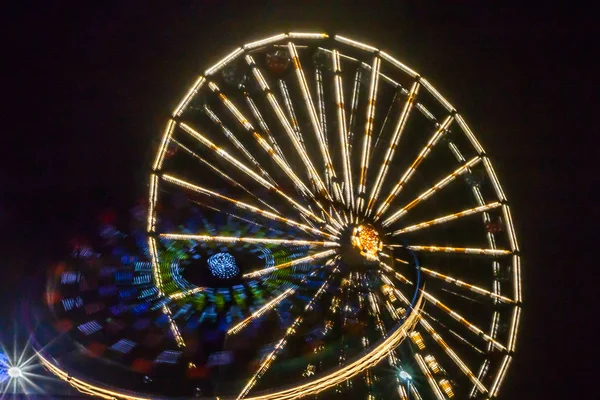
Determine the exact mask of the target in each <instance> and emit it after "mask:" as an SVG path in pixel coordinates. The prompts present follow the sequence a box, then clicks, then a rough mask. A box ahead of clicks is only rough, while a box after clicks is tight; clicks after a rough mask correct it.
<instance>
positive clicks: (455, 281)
mask: <svg viewBox="0 0 600 400" xmlns="http://www.w3.org/2000/svg"><path fill="white" fill-rule="evenodd" d="M421 271H423V272H425V273H426V274H428V275H430V276H433V277H434V278H439V279H442V280H444V281H446V282H449V283H452V284H454V285H456V286H458V287H464V288H467V289H469V290H471V291H472V292H475V293H478V294H482V295H484V296H488V297H491V298H492V299H496V300H499V301H501V302H503V303H508V304H514V301H513V300H511V299H509V298H508V297H505V296H501V295H499V294H496V293H492V292H490V291H488V290H485V289H482V288H480V287H479V286H475V285H471V284H470V283H466V282H463V281H461V280H459V279H455V278H452V277H451V276H448V275H444V274H440V273H439V272H436V271H433V270H431V269H429V268H425V267H421Z"/></svg>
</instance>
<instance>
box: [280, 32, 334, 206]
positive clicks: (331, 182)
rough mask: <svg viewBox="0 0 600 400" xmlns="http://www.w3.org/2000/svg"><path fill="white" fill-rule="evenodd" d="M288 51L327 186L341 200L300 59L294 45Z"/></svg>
mask: <svg viewBox="0 0 600 400" xmlns="http://www.w3.org/2000/svg"><path fill="white" fill-rule="evenodd" d="M288 49H289V51H290V55H291V56H292V62H293V64H294V69H295V70H296V76H297V78H298V83H299V84H300V89H301V90H302V95H303V96H304V102H305V103H306V108H307V110H308V114H309V116H310V121H311V123H312V126H313V129H314V131H315V133H316V135H317V141H318V143H319V149H320V150H321V155H322V157H323V162H324V163H325V173H326V175H325V176H326V179H327V182H328V185H329V186H330V187H331V186H332V185H333V194H334V197H335V198H337V199H338V200H341V199H342V198H341V190H340V188H339V185H338V183H337V177H336V174H335V170H334V168H333V162H332V161H331V155H330V154H329V149H328V147H327V146H326V142H327V141H326V139H325V135H324V133H323V130H322V129H321V124H320V123H319V118H318V116H317V112H316V110H315V104H314V102H313V100H312V96H311V94H310V89H309V87H308V83H307V82H306V77H305V76H304V71H303V70H302V64H301V63H300V57H299V56H298V52H297V51H296V46H295V45H294V43H292V42H289V43H288Z"/></svg>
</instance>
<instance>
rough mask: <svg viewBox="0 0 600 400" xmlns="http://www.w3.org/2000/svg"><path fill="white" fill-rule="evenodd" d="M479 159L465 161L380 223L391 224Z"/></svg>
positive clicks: (479, 159)
mask: <svg viewBox="0 0 600 400" xmlns="http://www.w3.org/2000/svg"><path fill="white" fill-rule="evenodd" d="M479 161H481V158H479V157H474V158H473V159H471V160H470V161H469V162H467V163H466V164H465V165H463V166H461V167H460V168H458V169H457V170H455V171H454V172H452V173H451V174H449V175H447V176H446V177H445V178H444V179H442V180H441V181H439V182H438V183H436V184H435V185H433V186H432V187H431V188H430V189H428V190H426V191H425V192H423V193H421V194H420V195H419V197H417V198H416V199H414V200H413V201H411V202H410V203H408V204H407V205H405V206H404V207H402V208H401V209H400V210H398V211H396V212H395V213H394V214H392V215H391V216H390V217H389V218H387V219H386V220H385V221H383V223H382V225H383V226H385V227H387V226H389V225H391V224H393V223H394V222H396V221H398V219H399V218H400V217H402V216H403V215H404V214H406V213H407V212H408V211H409V210H410V209H411V208H413V207H415V206H416V205H417V204H419V203H420V202H422V201H424V200H427V199H428V198H429V197H431V196H432V195H433V194H434V193H436V192H437V191H439V190H440V189H441V188H443V187H444V186H446V185H447V184H449V183H450V182H452V181H453V180H455V179H456V177H458V176H460V175H462V174H464V173H465V172H467V170H468V169H469V168H471V167H473V166H474V165H476V164H477V163H478V162H479Z"/></svg>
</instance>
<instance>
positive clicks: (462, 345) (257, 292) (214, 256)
mask: <svg viewBox="0 0 600 400" xmlns="http://www.w3.org/2000/svg"><path fill="white" fill-rule="evenodd" d="M146 222H147V226H146V228H147V234H148V236H149V238H148V247H147V248H146V249H145V250H144V251H145V254H141V255H140V256H139V257H138V258H136V259H135V260H129V261H131V262H117V264H118V265H116V266H115V267H114V268H115V269H114V270H111V271H109V272H106V271H105V274H106V277H107V279H108V277H109V276H114V277H115V279H117V278H116V277H117V275H118V274H121V275H119V276H121V278H120V279H122V281H121V282H120V283H119V282H113V283H111V284H110V285H109V284H108V283H106V282H104V283H102V282H100V283H99V284H98V285H99V286H98V287H104V286H106V287H108V286H110V287H111V288H112V289H103V290H105V291H106V290H108V291H109V292H111V293H112V294H114V296H115V297H114V299H115V300H114V302H115V304H113V306H115V305H116V304H123V301H124V299H129V300H128V301H129V302H130V303H129V305H128V306H126V307H124V308H122V311H121V312H122V313H124V314H132V313H134V314H135V317H133V318H132V319H131V321H135V322H131V324H134V323H139V320H141V319H144V320H147V321H148V322H147V325H145V326H143V327H139V329H138V331H139V330H144V329H151V330H152V331H153V332H154V331H156V330H157V329H158V328H159V327H160V326H162V325H164V326H165V331H166V332H168V337H164V338H163V337H161V339H160V340H157V342H156V343H167V344H165V345H166V346H169V349H168V350H164V349H163V350H161V351H162V352H159V351H158V350H156V349H155V350H152V351H154V352H155V353H152V356H149V355H148V354H149V352H151V351H150V350H148V349H149V348H151V347H152V346H151V345H148V343H146V344H144V343H145V342H144V343H142V340H140V337H142V336H144V335H145V334H144V335H141V336H140V334H139V333H131V332H130V333H124V332H126V331H127V330H126V329H125V330H120V332H122V333H120V334H119V335H118V336H114V335H113V336H110V335H109V336H105V337H103V340H106V341H108V342H109V343H107V344H106V345H104V347H102V349H103V350H105V349H106V348H120V349H122V351H121V350H119V351H121V353H128V352H129V351H133V349H140V350H138V353H137V356H136V357H133V356H132V358H131V359H129V360H128V362H131V363H132V365H133V364H135V362H137V366H138V367H139V365H148V368H147V369H145V370H144V371H145V373H147V374H148V375H147V376H146V378H147V380H148V382H150V381H152V380H153V379H160V374H161V373H159V372H156V368H155V367H151V366H152V365H156V364H157V363H158V364H160V363H162V364H165V363H166V364H172V365H173V371H177V373H181V374H183V375H185V376H186V379H188V380H191V381H193V386H194V387H196V394H197V395H198V396H201V395H205V396H213V398H214V396H219V398H237V399H242V398H253V399H293V398H298V397H303V396H313V397H314V396H315V395H318V396H319V397H323V398H335V397H336V396H340V397H342V396H347V395H348V394H347V393H350V392H351V393H353V394H356V393H364V396H366V397H367V398H385V399H387V398H393V397H398V398H401V399H409V398H410V399H420V398H423V399H439V400H442V399H447V398H452V397H455V398H461V399H462V398H477V399H479V398H481V399H483V398H492V397H496V396H497V395H498V392H499V388H500V385H501V383H502V381H503V378H504V376H505V374H506V372H507V369H508V366H509V364H510V362H511V359H512V357H513V353H514V350H515V343H516V336H517V329H518V324H519V318H520V310H521V308H520V307H521V283H520V261H519V249H518V245H517V240H516V237H515V232H514V226H513V222H512V218H511V213H510V209H509V206H508V203H507V200H506V197H505V195H504V192H503V190H502V188H501V186H500V183H499V182H498V179H497V177H496V174H495V172H494V169H493V167H492V164H491V162H490V159H489V158H488V157H487V155H486V153H485V151H484V149H483V147H482V146H481V145H480V143H479V141H478V140H477V138H476V137H475V135H474V134H473V133H472V132H471V130H470V129H469V127H468V126H467V124H466V123H465V121H464V119H463V117H462V116H461V115H460V114H459V113H458V112H457V111H456V110H455V109H454V107H453V106H452V105H451V104H450V103H449V102H448V101H447V100H446V99H445V98H444V97H442V95H441V94H440V93H439V92H437V90H436V89H435V88H434V87H433V86H432V85H431V84H430V83H429V82H428V81H427V80H426V79H425V78H423V77H422V76H420V75H419V74H418V73H416V72H415V71H413V70H411V69H410V68H409V67H407V66H406V65H404V64H402V63H401V62H399V61H398V60H396V59H394V58H393V57H391V56H390V55H389V54H387V53H386V52H383V51H380V50H379V49H377V48H375V47H371V46H369V45H366V44H362V43H359V42H356V41H353V40H350V39H347V38H344V37H341V36H333V37H330V36H328V35H324V34H307V33H288V34H281V35H277V36H273V37H270V38H266V39H263V40H259V41H256V42H252V43H249V44H246V45H244V46H242V47H240V48H238V49H236V50H235V51H233V52H232V53H230V54H229V55H228V56H227V57H225V58H224V59H223V60H222V61H220V62H219V63H217V64H216V65H214V66H213V67H211V68H209V69H208V70H206V71H205V72H204V74H202V75H201V76H200V77H199V78H198V79H197V80H196V82H195V83H194V85H193V86H192V87H191V89H190V90H189V92H188V94H187V95H186V96H185V97H184V99H183V100H182V101H181V103H180V104H179V105H178V107H177V108H176V109H175V111H174V112H173V114H172V117H171V119H170V120H169V122H168V123H167V127H166V130H165V132H164V135H163V137H162V140H161V142H160V145H159V147H158V150H157V152H156V157H155V159H154V163H153V165H152V173H151V175H150V196H149V202H148V214H147V221H146ZM141 253H144V252H141ZM121 261H123V260H121ZM126 261H127V260H126ZM140 263H141V264H140ZM97 270H98V269H97ZM126 271H129V275H126V278H124V277H123V276H125V275H123V274H125V272H126ZM186 271H187V272H186ZM64 272H65V271H62V273H64ZM67 272H70V273H74V274H78V273H80V272H81V271H80V270H78V269H72V270H70V271H67ZM186 273H188V275H186ZM194 274H196V275H194ZM75 276H77V277H78V278H74V279H71V281H69V280H67V281H68V282H70V283H68V284H77V283H78V282H79V281H80V279H81V276H82V275H81V274H80V275H75ZM110 279H112V278H110ZM59 286H60V284H59ZM126 288H133V289H132V290H130V292H129V294H127V293H125V294H122V293H121V291H122V290H126ZM98 290H99V289H98ZM60 293H61V295H60V297H61V298H63V300H64V299H67V298H70V299H73V302H72V304H71V305H70V307H71V309H72V308H77V307H75V306H76V305H77V304H79V307H84V303H85V302H86V300H85V299H84V298H82V297H79V300H77V299H78V297H77V295H76V294H74V293H71V294H66V293H68V291H67V288H64V287H61V288H60ZM63 293H64V294H63ZM98 296H99V295H98ZM105 297H106V296H105ZM108 297H110V295H108ZM102 304H104V305H103V306H102V307H107V304H108V301H103V302H102ZM65 307H66V306H65ZM65 307H63V308H65ZM110 307H111V306H108V308H106V310H107V311H106V312H109V311H110V310H111V308H110ZM71 309H68V310H67V309H64V310H60V314H64V315H63V316H66V317H65V318H68V315H69V313H70V312H71ZM92 309H93V310H95V308H92ZM95 312H96V311H94V312H92V313H87V312H86V313H83V314H81V315H85V318H86V320H85V321H79V322H77V323H78V324H79V325H78V326H79V331H80V334H81V333H83V335H82V337H81V338H80V340H82V341H84V340H85V338H84V337H87V336H89V335H97V332H103V331H106V330H107V328H108V324H110V323H113V322H114V321H115V319H117V318H116V316H115V315H112V316H111V317H110V318H108V319H109V320H110V321H109V323H105V321H107V319H106V318H107V317H106V316H104V317H102V318H97V316H94V313H95ZM152 313H158V314H160V315H154V314H152ZM78 318H80V317H78ZM81 318H82V317H81ZM75 319H76V318H75ZM91 321H94V323H95V324H90V323H91ZM83 324H88V325H87V328H90V329H92V332H91V333H90V334H89V335H88V334H86V332H84V331H85V330H86V329H87V328H86V327H84V328H81V326H83ZM161 324H162V325H161ZM207 337H210V340H207V339H206V338H207ZM99 340H100V339H98V337H96V339H94V341H95V342H96V343H97V342H98V341H99ZM110 341H112V342H110ZM144 346H145V347H144ZM161 346H162V345H161ZM96 347H97V348H98V345H96ZM142 348H144V349H143V350H142ZM113 350H114V349H113ZM164 351H167V352H168V353H164ZM161 355H162V358H161ZM166 359H168V361H166V362H165V360H166ZM120 360H121V361H122V357H121V359H120ZM140 360H142V361H140ZM144 363H145V364H144ZM46 364H48V367H49V368H50V369H52V368H54V369H56V370H58V371H61V369H60V367H59V366H56V365H54V364H52V362H50V361H48V360H46ZM161 368H162V367H161ZM177 368H179V369H177ZM198 370H201V371H202V373H190V371H192V372H193V371H196V372H197V371H198ZM149 371H154V372H149ZM55 372H56V371H55ZM56 373H59V372H56ZM152 373H154V375H152ZM168 374H169V376H173V373H172V372H169V373H168ZM153 376H154V378H153ZM78 382H79V383H78V384H81V385H87V386H82V388H83V389H84V390H86V391H89V392H93V393H97V394H104V395H105V396H107V395H110V396H113V397H118V398H134V397H135V398H144V397H148V396H144V395H135V396H134V395H132V394H126V393H122V392H119V391H117V390H115V389H114V387H113V388H112V389H110V390H109V389H107V388H106V387H102V386H101V385H96V384H90V383H86V382H85V381H84V380H83V379H81V380H80V381H78ZM102 391H104V392H102ZM107 391H109V392H110V393H109V392H107ZM107 393H109V394H107ZM165 395H166V394H165ZM153 397H154V396H153Z"/></svg>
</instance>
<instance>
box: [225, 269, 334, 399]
mask: <svg viewBox="0 0 600 400" xmlns="http://www.w3.org/2000/svg"><path fill="white" fill-rule="evenodd" d="M335 260H337V258H335V259H332V260H330V261H328V263H327V264H330V263H331V262H333V261H335ZM336 272H337V268H336V269H334V270H333V272H332V273H331V274H329V276H328V277H327V279H326V280H325V282H323V284H322V285H321V286H320V287H319V289H318V290H317V291H316V292H315V294H314V295H313V297H312V298H311V299H310V301H309V302H308V303H307V304H306V306H305V307H304V311H303V312H304V313H306V312H308V311H310V310H311V309H312V307H313V306H314V304H315V303H316V302H317V301H318V300H319V299H320V298H321V295H322V294H323V293H325V291H326V290H327V288H328V286H329V281H330V280H331V279H332V278H333V275H334V274H335V273H336ZM302 321H303V318H302V315H300V316H298V317H296V319H295V320H294V322H293V323H292V324H291V325H290V326H289V327H288V328H287V329H286V331H285V335H284V336H283V337H282V338H281V339H280V340H279V341H278V342H277V344H276V345H275V347H274V348H273V350H272V351H271V353H269V354H268V355H267V356H266V357H265V359H264V361H263V362H262V363H261V365H260V366H259V367H258V369H257V370H256V372H255V373H254V375H253V376H252V378H250V380H249V381H248V383H247V384H246V386H245V387H244V388H243V389H242V391H241V392H240V394H239V395H238V396H237V400H240V399H243V398H244V397H246V396H247V395H248V393H249V392H250V390H252V388H253V387H254V386H255V385H256V383H257V382H258V380H259V379H260V378H261V377H262V376H263V375H264V374H265V373H266V372H267V370H268V369H269V368H270V367H271V365H272V364H273V362H275V360H276V358H277V356H279V354H280V352H281V351H282V350H283V349H284V347H285V345H286V344H287V341H288V339H289V338H290V337H291V336H292V335H293V334H294V333H296V330H297V329H298V327H299V326H300V324H301V323H302Z"/></svg>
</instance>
